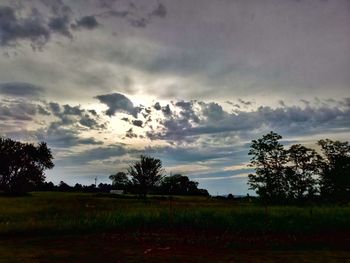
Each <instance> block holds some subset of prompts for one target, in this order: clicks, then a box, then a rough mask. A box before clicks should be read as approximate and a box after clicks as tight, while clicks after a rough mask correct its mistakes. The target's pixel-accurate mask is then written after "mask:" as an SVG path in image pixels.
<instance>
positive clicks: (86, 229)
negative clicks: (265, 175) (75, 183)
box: [0, 192, 350, 263]
mask: <svg viewBox="0 0 350 263" xmlns="http://www.w3.org/2000/svg"><path fill="white" fill-rule="evenodd" d="M349 233H350V207H347V206H334V207H332V206H323V207H292V206H288V207H282V206H271V207H267V209H266V208H265V207H262V206H259V205H255V204H251V203H239V202H235V201H223V200H213V199H210V198H206V197H175V198H174V200H173V201H171V202H170V201H169V200H167V199H166V198H161V197H156V196H153V197H152V196H151V197H150V198H149V199H148V200H146V201H142V200H138V199H135V198H132V197H131V196H128V197H126V198H115V197H113V196H110V195H96V194H82V193H49V192H47V193H31V194H30V195H29V196H23V197H5V196H1V197H0V262H9V263H17V262H21V263H23V262H25V263H26V262H99V261H100V260H101V259H103V261H104V262H282V261H283V262H347V260H348V259H349V258H350V253H349V252H348V251H349V242H348V241H349V238H348V234H349ZM320 259H322V260H323V261H322V260H321V261H320Z"/></svg>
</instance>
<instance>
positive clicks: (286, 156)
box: [248, 131, 350, 203]
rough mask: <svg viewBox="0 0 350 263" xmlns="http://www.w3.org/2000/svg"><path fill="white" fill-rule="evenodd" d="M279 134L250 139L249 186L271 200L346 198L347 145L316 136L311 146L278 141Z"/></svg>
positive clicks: (349, 181) (349, 175)
mask: <svg viewBox="0 0 350 263" xmlns="http://www.w3.org/2000/svg"><path fill="white" fill-rule="evenodd" d="M281 139H282V136H281V135H279V134H277V133H275V132H272V131H271V132H270V133H268V134H266V135H264V136H262V138H260V139H257V140H253V141H252V144H251V146H250V151H249V155H251V156H252V157H251V160H250V166H251V167H253V168H254V169H255V174H250V175H249V176H248V185H249V187H250V189H252V190H255V191H256V193H257V194H258V195H259V197H260V198H261V200H263V201H264V202H272V203H288V202H306V201H320V202H341V203H346V202H349V201H350V145H349V143H348V142H340V141H332V140H329V139H325V140H319V141H318V142H317V145H316V146H317V147H318V148H319V149H320V153H318V152H317V151H316V150H315V149H312V148H308V147H305V146H303V145H301V144H294V145H291V146H290V147H289V148H288V149H285V147H284V146H283V145H282V143H281V142H280V140H281Z"/></svg>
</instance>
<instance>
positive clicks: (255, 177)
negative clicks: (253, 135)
mask: <svg viewBox="0 0 350 263" xmlns="http://www.w3.org/2000/svg"><path fill="white" fill-rule="evenodd" d="M280 139H282V136H281V135H279V134H277V133H275V132H272V131H271V132H270V133H268V134H266V135H263V136H262V138H260V139H258V140H253V141H252V144H251V146H250V151H249V155H251V156H252V157H251V160H250V162H251V166H252V167H254V168H255V174H249V176H248V184H249V186H250V189H253V190H255V191H256V192H257V194H258V195H259V196H260V197H261V198H262V199H263V200H265V201H272V202H280V201H283V200H284V199H285V198H286V192H287V190H288V189H287V188H288V185H287V183H286V180H285V178H284V165H285V164H286V163H287V161H288V159H287V152H286V150H285V149H284V147H283V145H282V144H281V143H280V142H279V140H280Z"/></svg>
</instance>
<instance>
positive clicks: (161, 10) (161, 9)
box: [150, 3, 167, 17]
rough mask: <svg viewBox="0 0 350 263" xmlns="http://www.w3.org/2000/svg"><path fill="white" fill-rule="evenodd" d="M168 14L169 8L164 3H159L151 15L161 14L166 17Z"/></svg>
mask: <svg viewBox="0 0 350 263" xmlns="http://www.w3.org/2000/svg"><path fill="white" fill-rule="evenodd" d="M166 14H167V10H166V8H165V6H164V5H163V4H162V3H159V4H158V6H157V7H156V8H155V9H154V10H153V11H152V12H151V13H150V16H159V17H165V16H166Z"/></svg>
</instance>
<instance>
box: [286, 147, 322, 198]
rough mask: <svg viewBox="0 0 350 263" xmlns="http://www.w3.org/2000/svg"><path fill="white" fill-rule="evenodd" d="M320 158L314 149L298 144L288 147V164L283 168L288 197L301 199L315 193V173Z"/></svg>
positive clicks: (317, 172) (318, 170) (317, 169)
mask: <svg viewBox="0 0 350 263" xmlns="http://www.w3.org/2000/svg"><path fill="white" fill-rule="evenodd" d="M321 160H322V158H321V156H320V155H318V154H317V152H316V151H315V150H313V149H310V148H307V147H305V146H302V145H300V144H295V145H292V146H291V147H290V148H289V150H288V166H287V167H286V169H285V177H286V180H287V182H288V198H290V199H292V200H298V201H301V200H305V199H307V198H311V197H313V196H314V195H315V194H316V192H317V180H316V175H319V172H320V163H321Z"/></svg>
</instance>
